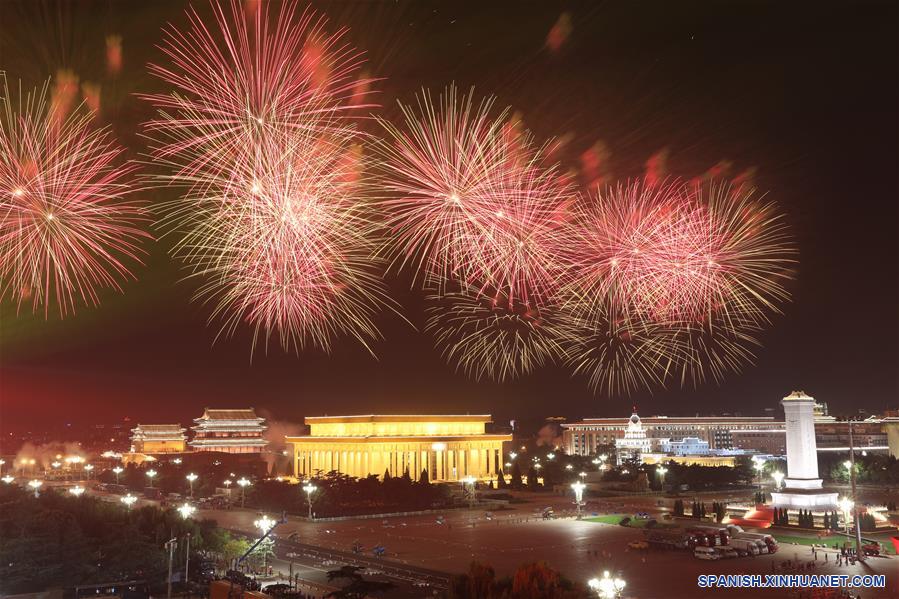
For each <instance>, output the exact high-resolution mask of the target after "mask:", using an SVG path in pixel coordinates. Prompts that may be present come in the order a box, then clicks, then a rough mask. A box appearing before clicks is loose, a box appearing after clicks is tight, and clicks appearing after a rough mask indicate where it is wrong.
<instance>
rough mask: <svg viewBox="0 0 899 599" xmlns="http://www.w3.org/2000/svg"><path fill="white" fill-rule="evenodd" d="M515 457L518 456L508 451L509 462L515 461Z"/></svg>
mask: <svg viewBox="0 0 899 599" xmlns="http://www.w3.org/2000/svg"><path fill="white" fill-rule="evenodd" d="M517 457H518V454H517V453H515V452H514V451H510V452H509V459H510V460H515V458H517Z"/></svg>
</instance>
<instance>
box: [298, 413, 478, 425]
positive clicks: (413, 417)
mask: <svg viewBox="0 0 899 599" xmlns="http://www.w3.org/2000/svg"><path fill="white" fill-rule="evenodd" d="M304 420H305V422H306V424H331V423H347V422H493V418H492V417H491V416H490V414H365V415H353V416H306V418H305V419H304Z"/></svg>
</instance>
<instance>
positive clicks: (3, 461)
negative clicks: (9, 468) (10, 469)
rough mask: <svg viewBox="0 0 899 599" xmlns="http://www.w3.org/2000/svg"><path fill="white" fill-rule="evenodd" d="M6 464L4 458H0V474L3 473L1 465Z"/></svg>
mask: <svg viewBox="0 0 899 599" xmlns="http://www.w3.org/2000/svg"><path fill="white" fill-rule="evenodd" d="M4 464H6V460H4V459H2V458H0V474H3V465H4Z"/></svg>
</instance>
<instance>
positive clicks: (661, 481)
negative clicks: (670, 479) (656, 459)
mask: <svg viewBox="0 0 899 599" xmlns="http://www.w3.org/2000/svg"><path fill="white" fill-rule="evenodd" d="M656 472H658V474H659V484H660V485H661V486H662V490H664V489H665V475H666V474H668V468H665V467H664V466H659V467H658V468H656Z"/></svg>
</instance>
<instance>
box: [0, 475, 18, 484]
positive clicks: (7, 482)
mask: <svg viewBox="0 0 899 599" xmlns="http://www.w3.org/2000/svg"><path fill="white" fill-rule="evenodd" d="M0 480H2V481H3V482H4V483H6V484H7V485H8V484H11V483H12V481H14V480H16V479H15V478H14V477H12V476H10V475H8V474H7V475H6V476H4V477H3V478H0Z"/></svg>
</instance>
